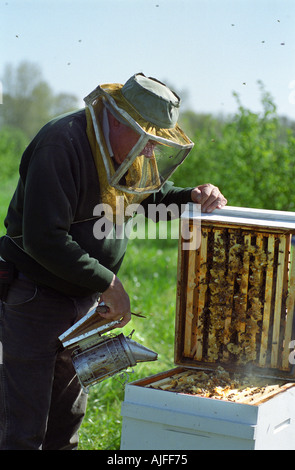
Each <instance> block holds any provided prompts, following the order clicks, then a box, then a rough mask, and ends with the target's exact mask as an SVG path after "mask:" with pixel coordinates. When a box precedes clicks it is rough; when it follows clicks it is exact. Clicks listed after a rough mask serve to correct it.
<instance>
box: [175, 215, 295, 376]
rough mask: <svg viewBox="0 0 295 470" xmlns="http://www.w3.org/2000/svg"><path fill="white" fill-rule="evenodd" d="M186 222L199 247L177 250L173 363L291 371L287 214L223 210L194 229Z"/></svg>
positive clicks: (293, 290)
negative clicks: (198, 234) (197, 236)
mask: <svg viewBox="0 0 295 470" xmlns="http://www.w3.org/2000/svg"><path fill="white" fill-rule="evenodd" d="M250 215H251V216H252V218H250V217H249V216H250ZM255 216H256V217H255ZM258 216H259V218H258ZM283 216H284V217H283ZM270 217H271V218H270ZM189 223H190V230H191V231H192V232H193V231H196V230H201V243H200V246H199V248H198V249H197V250H182V249H181V245H180V251H179V270H178V292H177V312H176V335H175V341H176V343H175V362H176V364H186V365H194V366H195V365H196V364H197V363H198V362H201V363H204V362H206V363H214V364H216V363H220V364H223V365H225V364H230V365H231V366H235V367H239V368H240V367H241V365H243V366H245V365H246V364H249V365H250V364H251V365H252V366H253V367H257V368H262V369H263V372H264V373H266V371H265V369H269V371H270V370H271V373H273V374H275V375H280V376H282V375H289V374H290V373H292V364H290V361H289V356H290V346H289V345H290V342H291V340H292V339H293V338H292V332H293V323H294V300H295V250H292V249H291V247H292V235H293V233H295V230H294V222H292V215H290V214H289V215H287V214H286V213H281V212H272V211H259V212H258V211H255V210H248V211H245V210H244V211H243V210H241V209H238V208H237V209H235V208H229V209H226V210H224V211H223V213H222V215H220V214H217V215H203V216H202V224H201V227H199V226H198V225H196V224H194V220H193V219H191V220H190V222H189ZM269 371H268V372H269Z"/></svg>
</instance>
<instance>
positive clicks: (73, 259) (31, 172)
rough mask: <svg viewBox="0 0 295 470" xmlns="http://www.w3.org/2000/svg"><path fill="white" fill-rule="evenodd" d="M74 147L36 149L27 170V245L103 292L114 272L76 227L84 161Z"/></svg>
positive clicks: (72, 278)
mask: <svg viewBox="0 0 295 470" xmlns="http://www.w3.org/2000/svg"><path fill="white" fill-rule="evenodd" d="M73 154H74V152H73V149H71V148H67V147H62V146H61V145H47V146H44V147H42V148H39V149H38V150H36V151H35V154H34V156H33V157H32V159H31V162H30V166H29V169H28V172H27V177H26V182H25V191H24V209H23V246H24V249H25V251H26V252H27V253H28V254H29V255H30V256H31V257H32V258H33V259H35V260H36V261H37V262H38V263H39V264H40V265H42V266H43V267H45V268H46V269H47V270H48V271H50V272H51V273H53V274H55V275H56V276H58V277H60V278H62V279H64V280H66V281H68V282H71V283H73V284H76V285H80V286H82V287H86V288H89V289H93V291H99V292H103V291H104V290H106V289H107V288H108V286H109V284H110V283H111V280H112V278H113V273H112V271H110V270H109V269H107V268H106V267H104V266H102V265H101V264H100V263H99V261H98V260H97V259H95V258H92V257H91V256H89V254H88V253H87V252H86V251H84V250H83V249H82V248H81V247H80V246H79V244H78V243H77V242H75V241H74V240H73V239H72V237H71V235H70V234H69V232H70V227H71V224H72V222H73V220H74V216H75V210H76V207H77V201H78V198H79V184H80V180H79V161H78V158H76V159H75V158H74V157H73Z"/></svg>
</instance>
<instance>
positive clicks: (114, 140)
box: [107, 111, 156, 165]
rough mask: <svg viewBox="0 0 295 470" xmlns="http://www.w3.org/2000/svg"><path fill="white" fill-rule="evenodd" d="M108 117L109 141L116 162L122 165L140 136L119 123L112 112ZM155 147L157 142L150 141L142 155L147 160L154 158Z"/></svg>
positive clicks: (130, 128)
mask: <svg viewBox="0 0 295 470" xmlns="http://www.w3.org/2000/svg"><path fill="white" fill-rule="evenodd" d="M107 115H108V121H109V140H110V144H111V148H112V151H113V156H114V159H115V162H116V163H117V164H118V165H121V163H123V161H124V160H125V158H126V157H127V155H128V154H129V153H130V152H131V150H132V149H133V147H134V145H135V144H136V143H137V142H138V139H139V138H140V136H139V134H138V132H136V131H135V130H134V129H132V127H130V126H127V125H126V124H123V122H121V121H119V120H118V119H117V118H116V117H115V116H114V115H113V114H112V113H111V112H110V111H108V113H107ZM155 146H156V142H154V141H152V140H149V141H148V143H147V144H146V146H145V147H144V149H143V150H142V155H143V156H144V157H146V158H152V157H153V152H154V148H155Z"/></svg>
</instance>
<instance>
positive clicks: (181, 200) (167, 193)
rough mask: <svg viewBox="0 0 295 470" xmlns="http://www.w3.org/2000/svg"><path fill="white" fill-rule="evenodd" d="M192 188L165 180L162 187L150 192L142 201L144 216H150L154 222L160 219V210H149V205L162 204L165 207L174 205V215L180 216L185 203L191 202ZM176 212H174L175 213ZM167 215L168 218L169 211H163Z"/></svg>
mask: <svg viewBox="0 0 295 470" xmlns="http://www.w3.org/2000/svg"><path fill="white" fill-rule="evenodd" d="M192 189H193V188H180V187H177V186H174V183H173V182H171V181H167V182H166V183H165V184H164V186H163V187H162V189H161V190H160V191H159V192H157V193H154V194H151V195H150V196H149V197H148V198H146V199H145V200H144V201H143V202H142V206H143V208H144V210H145V215H146V217H149V218H152V219H153V220H154V221H155V222H158V221H159V220H160V218H159V217H160V211H155V210H151V208H150V207H152V206H154V207H158V208H159V207H160V205H161V204H163V205H164V206H165V207H166V208H169V206H171V207H172V205H175V206H176V208H177V210H176V211H174V217H172V218H175V215H176V216H180V215H181V212H182V210H183V209H184V206H185V204H186V203H188V202H191V201H192V199H191V191H192ZM175 212H176V213H175ZM167 215H168V219H169V217H170V216H171V213H168V214H167V212H166V213H165V216H167Z"/></svg>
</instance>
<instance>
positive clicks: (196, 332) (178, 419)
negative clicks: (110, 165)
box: [121, 207, 295, 450]
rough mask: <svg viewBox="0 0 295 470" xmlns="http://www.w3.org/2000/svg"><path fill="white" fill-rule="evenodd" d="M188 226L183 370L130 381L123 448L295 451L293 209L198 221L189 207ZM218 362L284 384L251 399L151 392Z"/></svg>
mask: <svg viewBox="0 0 295 470" xmlns="http://www.w3.org/2000/svg"><path fill="white" fill-rule="evenodd" d="M200 221H201V227H200ZM183 224H188V225H189V228H190V232H191V233H192V235H196V239H198V236H197V235H198V233H197V232H199V234H200V237H199V238H200V243H199V242H198V243H197V245H196V246H194V247H193V248H192V249H189V250H188V249H183V247H184V240H183V239H182V238H181V237H180V240H179V254H178V279H177V299H176V322H175V351H174V360H175V364H176V365H177V366H179V367H177V368H176V369H173V370H170V371H164V372H163V373H161V374H157V375H155V376H152V377H147V378H144V379H142V380H138V381H136V382H133V383H130V384H128V385H127V386H126V389H125V398H124V402H123V404H122V416H123V422H122V435H121V436H122V437H121V449H122V450H127V449H153V450H156V449H161V450H164V449H166V450H169V449H170V450H176V449H178V450H188V449H249V450H250V449H295V384H294V377H295V376H294V366H293V364H292V363H293V362H294V361H293V358H294V351H293V350H292V349H291V348H290V346H292V344H293V343H292V341H293V340H294V339H295V335H294V300H295V295H294V292H295V261H294V259H295V255H294V250H293V249H292V236H293V234H294V233H295V214H293V213H289V212H280V211H260V210H257V209H246V208H235V207H227V208H225V209H222V210H219V211H214V212H213V213H212V214H201V219H200V218H199V217H198V216H195V215H192V214H191V212H190V211H186V212H185V213H184V214H183V216H182V219H181V226H182V225H183ZM180 233H183V232H182V230H180ZM220 367H222V368H223V369H225V370H226V371H229V372H231V373H233V372H239V373H242V374H243V373H245V375H246V374H247V373H249V371H250V372H251V374H252V375H254V376H255V377H257V380H258V379H259V380H260V379H261V378H262V377H265V378H267V380H268V381H269V384H270V385H271V384H273V383H276V384H279V388H278V390H277V391H275V392H272V393H270V394H268V395H263V394H262V395H261V396H259V397H258V398H256V399H255V400H254V403H255V404H251V400H250V401H249V399H248V400H246V401H245V403H243V402H238V403H237V402H232V401H229V400H227V399H215V398H206V397H204V396H199V395H192V394H187V393H179V392H173V391H167V390H161V389H159V388H158V389H155V388H153V386H154V384H156V383H159V381H161V380H163V379H165V381H166V383H167V380H168V382H169V380H170V378H172V376H175V374H177V373H182V371H184V370H190V369H194V370H196V371H202V370H203V371H208V370H211V371H214V370H216V369H217V368H220Z"/></svg>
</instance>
